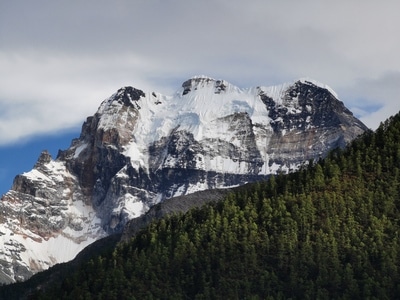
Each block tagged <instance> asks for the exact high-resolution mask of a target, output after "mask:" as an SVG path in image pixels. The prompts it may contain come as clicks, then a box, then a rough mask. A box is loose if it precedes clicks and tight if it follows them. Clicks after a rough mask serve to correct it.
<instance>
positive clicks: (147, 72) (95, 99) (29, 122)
mask: <svg viewBox="0 0 400 300" xmlns="http://www.w3.org/2000/svg"><path fill="white" fill-rule="evenodd" d="M399 9H400V2H398V1H385V2H384V4H383V3H378V2H376V1H368V0H367V1H361V0H358V1H350V2H349V1H330V2H326V1H316V0H314V1H312V0H305V1H297V2H295V1H261V0H254V1H251V2H249V1H247V2H245V1H239V0H231V1H227V0H215V1H211V0H206V1H196V2H192V1H183V0H171V1H161V0H150V1H127V0H117V1H112V2H110V1H103V0H100V1H85V2H82V1H66V2H63V3H60V2H54V1H48V0H47V1H46V0H38V1H34V2H32V1H12V2H8V3H7V4H5V3H4V2H2V3H1V4H0V78H2V80H1V81H0V106H1V112H0V144H6V143H10V142H13V141H15V140H18V139H22V138H24V137H26V136H31V135H34V134H37V133H45V132H54V131H57V130H60V129H62V128H65V127H73V126H78V125H80V124H81V123H82V122H83V121H84V119H85V117H86V116H88V115H91V114H93V113H94V112H95V110H96V109H97V107H98V105H99V104H100V102H101V101H102V100H103V99H104V98H106V97H108V96H109V95H111V94H112V93H113V92H115V91H116V90H117V89H118V88H119V87H121V86H124V85H133V86H135V87H137V88H141V89H145V90H146V89H153V90H157V91H160V92H164V93H170V92H172V91H173V90H175V89H177V88H178V87H179V84H180V83H181V82H182V81H184V80H185V79H187V78H188V77H190V76H192V75H196V74H206V75H210V76H213V77H217V78H224V79H226V80H228V81H231V82H232V83H234V84H237V85H239V86H242V87H247V86H256V85H273V84H278V83H282V82H284V81H292V80H294V79H296V78H299V77H305V76H306V77H311V78H315V79H316V80H318V81H320V82H324V83H326V84H328V85H330V86H331V87H332V88H333V89H334V90H336V91H337V92H338V94H339V96H340V98H341V100H342V101H344V102H345V104H346V105H347V106H348V107H349V108H351V109H353V111H354V112H355V113H356V114H357V115H359V116H361V117H362V120H363V121H364V122H366V123H367V125H368V126H369V127H372V128H375V127H376V126H377V124H379V122H380V121H383V120H384V119H385V118H387V117H388V116H390V115H391V114H394V113H396V112H397V111H398V110H399V109H400V107H399V106H400V105H399V103H400V101H398V99H397V98H396V97H397V95H398V92H399V88H398V86H400V77H399V76H398V73H396V72H398V70H400V60H399V59H398V53H400V40H399V39H397V35H398V33H397V31H398V28H399V27H400V19H399V18H398V16H397V14H398V11H399ZM361 99H362V100H361Z"/></svg>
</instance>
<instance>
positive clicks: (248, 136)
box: [0, 76, 367, 282]
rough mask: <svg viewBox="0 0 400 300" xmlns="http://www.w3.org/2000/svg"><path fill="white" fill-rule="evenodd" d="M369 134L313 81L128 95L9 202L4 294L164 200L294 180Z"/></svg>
mask: <svg viewBox="0 0 400 300" xmlns="http://www.w3.org/2000/svg"><path fill="white" fill-rule="evenodd" d="M365 130H367V128H366V127H365V125H364V124H362V123H361V122H360V121H359V120H358V119H356V118H355V117H354V116H353V115H352V113H351V112H350V111H349V110H348V109H347V108H345V106H344V105H343V103H342V102H340V101H339V100H338V99H337V95H336V94H335V93H334V92H333V91H332V90H331V89H330V88H329V87H327V86H325V85H323V84H320V83H317V82H315V81H311V80H305V79H302V80H298V81H296V82H293V83H287V84H283V85H279V86H274V87H254V88H248V89H241V88H238V87H236V86H234V85H232V84H230V83H228V82H226V81H224V80H215V79H212V78H209V77H205V76H198V77H193V78H191V79H189V80H187V81H185V82H184V83H183V84H182V87H181V88H180V89H179V90H178V91H177V92H176V93H175V94H173V95H170V96H166V95H162V94H160V93H156V92H152V91H150V92H148V91H146V92H145V91H142V90H139V89H135V88H133V87H125V88H121V89H120V90H118V91H117V92H116V93H115V94H114V95H112V96H111V97H110V98H108V99H106V100H105V101H103V102H102V103H101V105H100V107H99V109H98V111H97V112H96V113H95V114H94V115H93V116H91V117H89V118H87V120H86V121H85V122H84V124H83V126H82V132H81V135H80V137H79V138H77V139H75V140H73V141H72V143H71V146H70V148H69V149H67V150H65V151H60V152H59V154H58V156H57V158H56V159H55V160H53V159H52V158H51V157H50V155H49V154H48V153H47V152H43V153H42V154H41V156H40V157H39V160H38V162H37V164H36V165H35V167H34V168H33V170H32V171H30V172H27V173H24V174H21V175H18V176H17V177H16V178H15V180H14V184H13V187H12V189H11V190H10V191H9V192H7V193H6V194H5V195H4V196H3V197H2V199H1V202H0V210H1V212H2V214H1V216H0V239H1V244H0V282H13V281H15V280H24V279H26V278H28V277H29V276H31V274H33V273H35V272H37V271H39V270H42V269H45V268H47V267H49V266H51V265H53V264H55V263H59V262H63V261H67V260H70V259H72V258H73V257H74V256H75V255H76V254H77V253H78V252H79V251H80V250H81V249H83V248H84V247H85V246H86V245H88V244H90V243H91V242H93V241H94V240H96V239H98V238H100V237H102V236H105V235H107V234H111V233H115V232H121V231H122V229H123V226H124V225H125V224H126V222H127V221H128V220H130V219H132V218H135V217H138V216H140V215H141V214H143V213H144V212H146V211H147V210H148V209H149V208H150V207H151V206H153V205H154V204H156V203H158V202H160V201H163V200H164V199H166V198H171V197H174V196H180V195H185V194H189V193H192V192H195V191H199V190H206V189H213V188H224V187H231V186H236V185H241V184H244V183H245V182H249V181H254V180H259V179H262V178H265V177H266V176H268V175H270V174H274V173H277V172H288V171H291V170H295V169H296V168H297V167H298V166H299V165H301V164H303V163H304V162H306V161H308V160H310V159H315V158H319V157H323V156H324V155H326V153H327V152H328V151H329V150H331V149H332V148H336V147H343V146H345V145H346V143H348V142H349V141H351V140H352V139H354V138H355V137H356V136H358V135H359V134H361V133H363V132H364V131H365Z"/></svg>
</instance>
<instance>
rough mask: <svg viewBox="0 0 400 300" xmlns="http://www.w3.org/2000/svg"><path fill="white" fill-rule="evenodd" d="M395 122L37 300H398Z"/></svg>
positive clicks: (142, 237) (128, 248)
mask: <svg viewBox="0 0 400 300" xmlns="http://www.w3.org/2000/svg"><path fill="white" fill-rule="evenodd" d="M399 169H400V115H396V116H395V117H392V118H391V119H390V120H388V121H386V122H385V123H384V124H382V125H381V126H380V127H379V129H378V130H377V131H376V132H374V133H373V132H368V133H366V134H364V135H363V136H362V137H360V138H359V139H357V140H356V141H354V142H353V143H352V144H351V145H350V146H349V147H348V148H347V149H345V150H336V151H334V152H332V153H331V154H330V155H329V156H328V157H327V158H326V159H324V160H321V161H319V162H315V163H313V162H311V163H310V164H309V165H307V166H304V167H303V168H302V169H301V170H300V171H298V172H296V173H293V174H289V175H279V176H275V177H271V178H270V180H268V181H265V182H259V183H255V184H251V185H247V186H244V187H242V188H240V189H237V190H236V191H235V192H234V193H231V194H229V195H228V196H227V197H226V198H225V200H223V201H220V202H217V203H213V204H208V205H206V206H203V207H201V208H196V209H193V210H190V211H189V212H188V213H185V214H179V215H174V216H172V217H169V218H166V219H162V220H160V221H157V222H153V223H152V224H151V225H150V226H148V227H147V228H146V229H144V230H143V231H141V232H140V233H138V234H137V235H136V236H134V237H133V238H132V239H131V240H130V241H129V242H126V243H123V244H120V245H119V246H118V247H117V248H115V249H114V250H113V251H110V252H108V254H105V255H102V256H96V257H93V258H91V259H90V260H88V261H87V263H85V264H84V265H82V267H81V268H80V269H79V271H77V272H75V273H73V274H70V275H69V276H66V277H65V279H64V280H62V281H60V282H58V283H57V284H55V285H53V286H51V287H48V288H47V289H46V290H45V291H40V290H39V291H38V292H37V293H36V295H32V298H33V299H287V298H293V299H395V298H397V297H398V295H400V270H399V268H400V213H399V209H400V197H399V196H400V185H399V183H400V177H399V176H400V174H399Z"/></svg>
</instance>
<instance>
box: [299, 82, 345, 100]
mask: <svg viewBox="0 0 400 300" xmlns="http://www.w3.org/2000/svg"><path fill="white" fill-rule="evenodd" d="M296 83H301V84H305V85H310V86H313V87H319V88H322V89H325V90H327V91H328V92H330V93H331V94H332V95H333V96H334V97H335V98H336V99H339V96H338V95H337V94H336V92H335V91H334V90H333V89H332V88H331V87H330V86H328V85H327V84H324V83H321V82H319V81H317V80H314V79H311V78H308V77H303V78H300V79H299V80H297V81H296Z"/></svg>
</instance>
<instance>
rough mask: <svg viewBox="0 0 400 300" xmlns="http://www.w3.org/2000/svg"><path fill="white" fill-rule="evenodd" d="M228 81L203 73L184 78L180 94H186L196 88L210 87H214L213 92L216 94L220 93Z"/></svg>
mask: <svg viewBox="0 0 400 300" xmlns="http://www.w3.org/2000/svg"><path fill="white" fill-rule="evenodd" d="M228 85H229V83H228V82H227V81H225V80H222V79H214V78H211V77H208V76H205V75H197V76H193V77H192V78H190V79H188V80H186V81H185V82H184V83H183V84H182V88H183V92H182V95H186V94H188V93H189V92H190V91H194V90H197V89H201V88H205V87H211V88H214V92H215V93H216V94H219V93H221V92H222V91H225V90H226V87H227V86H228Z"/></svg>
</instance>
